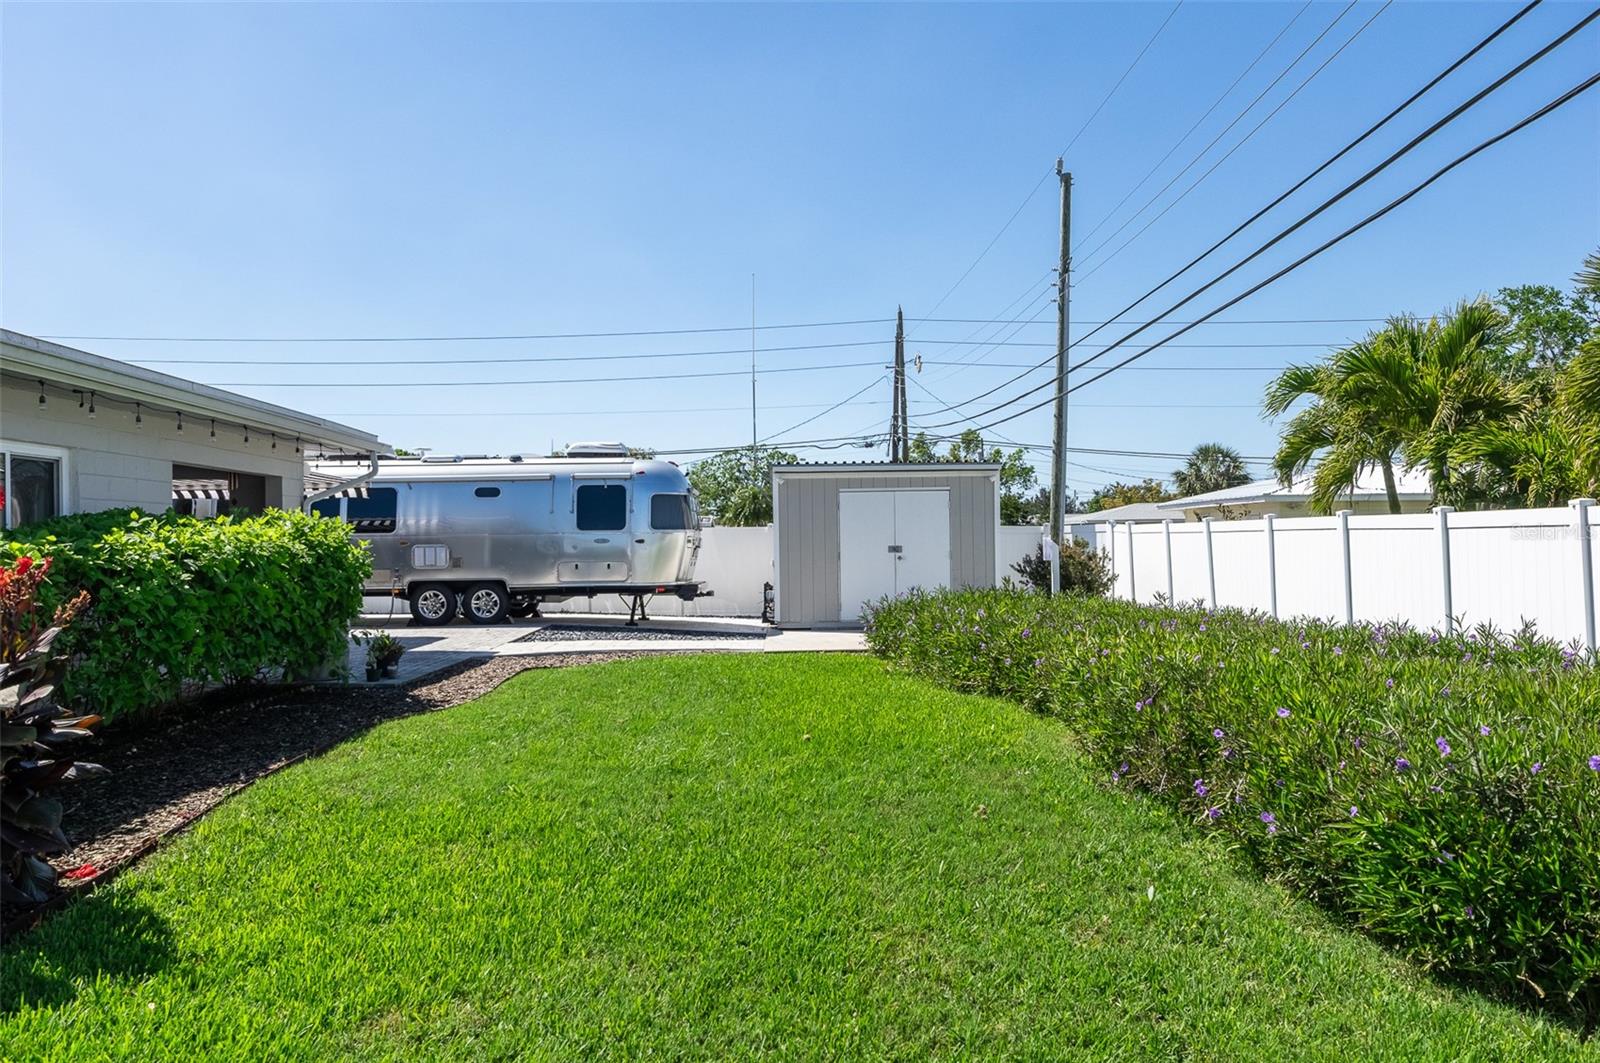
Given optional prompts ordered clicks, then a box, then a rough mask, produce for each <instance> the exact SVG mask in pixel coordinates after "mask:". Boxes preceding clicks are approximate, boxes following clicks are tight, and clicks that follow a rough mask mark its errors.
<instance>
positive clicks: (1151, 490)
mask: <svg viewBox="0 0 1600 1063" xmlns="http://www.w3.org/2000/svg"><path fill="white" fill-rule="evenodd" d="M1177 497H1178V496H1177V495H1175V494H1173V493H1172V492H1171V491H1169V490H1167V485H1166V484H1164V483H1162V482H1161V481H1160V480H1156V479H1148V480H1142V481H1140V482H1139V483H1136V484H1125V483H1110V484H1106V485H1104V486H1103V487H1099V488H1096V489H1095V492H1094V494H1092V495H1090V496H1089V507H1088V512H1090V513H1098V512H1100V511H1101V510H1102V509H1115V508H1117V507H1118V506H1128V505H1132V504H1133V503H1135V502H1167V501H1170V500H1172V499H1174V498H1177Z"/></svg>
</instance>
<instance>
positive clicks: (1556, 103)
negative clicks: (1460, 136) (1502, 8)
mask: <svg viewBox="0 0 1600 1063" xmlns="http://www.w3.org/2000/svg"><path fill="white" fill-rule="evenodd" d="M1597 13H1600V12H1597ZM1596 84H1600V73H1597V74H1592V75H1590V76H1589V77H1588V78H1586V79H1585V80H1583V81H1581V82H1579V83H1578V84H1577V85H1575V86H1573V87H1572V88H1571V89H1568V90H1567V91H1566V92H1565V93H1563V94H1562V95H1560V96H1558V97H1556V98H1555V99H1554V100H1552V101H1550V102H1549V103H1547V104H1545V105H1544V106H1543V107H1540V108H1539V109H1538V110H1536V111H1534V112H1533V113H1531V114H1529V115H1528V116H1527V117H1525V118H1523V119H1522V120H1521V121H1519V122H1517V123H1516V124H1515V125H1513V126H1511V127H1510V128H1508V129H1506V130H1504V131H1502V132H1500V133H1496V134H1495V135H1494V136H1492V137H1490V138H1489V139H1487V140H1484V141H1482V142H1481V143H1479V144H1478V145H1476V146H1475V147H1473V148H1471V149H1469V150H1468V151H1466V152H1463V153H1462V154H1460V155H1458V156H1456V157H1455V158H1454V159H1452V160H1451V161H1450V162H1448V163H1446V164H1445V165H1444V166H1442V167H1440V168H1439V169H1438V170H1435V171H1434V172H1433V173H1432V174H1431V175H1429V176H1428V177H1427V178H1426V179H1425V180H1424V181H1422V182H1421V183H1420V184H1418V185H1415V186H1414V187H1412V188H1411V189H1410V190H1409V191H1407V192H1405V193H1404V194H1402V195H1400V196H1398V197H1397V198H1395V199H1393V200H1391V201H1390V202H1389V203H1387V204H1385V205H1384V206H1382V207H1380V208H1379V209H1378V210H1375V211H1373V212H1372V213H1371V214H1368V215H1367V216H1366V217H1365V218H1363V219H1361V220H1360V221H1358V222H1356V223H1355V224H1354V225H1352V226H1350V227H1349V228H1347V229H1345V230H1344V231H1343V232H1341V233H1339V234H1338V235H1337V236H1334V237H1333V238H1331V239H1329V240H1326V241H1324V242H1323V243H1321V244H1319V245H1318V246H1317V247H1315V248H1313V249H1312V250H1310V251H1308V252H1307V253H1306V254H1304V255H1302V256H1300V257H1299V258H1297V259H1295V260H1294V261H1293V262H1291V263H1289V264H1288V265H1287V266H1284V267H1283V268H1282V269H1279V270H1278V271H1277V272H1275V273H1273V274H1272V275H1271V276H1269V277H1267V278H1265V279H1264V280H1262V281H1259V282H1257V283H1256V284H1254V285H1252V286H1251V287H1250V288H1248V289H1246V290H1245V291H1243V292H1241V293H1240V294H1238V295H1236V296H1234V297H1233V298H1232V299H1229V300H1228V301H1227V302H1225V303H1223V304H1222V305H1221V306H1218V307H1217V308H1216V309H1215V310H1213V311H1212V312H1211V313H1212V314H1220V313H1222V312H1223V311H1224V310H1227V309H1228V308H1229V307H1232V306H1236V305H1238V304H1239V303H1240V302H1242V301H1244V300H1245V299H1247V298H1249V297H1250V296H1252V295H1254V294H1255V293H1256V292H1258V291H1260V290H1261V289H1263V288H1265V287H1266V286H1267V285H1269V284H1272V283H1274V282H1276V281H1277V280H1279V279H1281V278H1282V277H1285V276H1287V275H1288V274H1289V273H1292V272H1293V271H1294V270H1296V269H1299V268H1300V267H1301V266H1303V265H1305V264H1306V263H1307V262H1309V261H1311V260H1312V259H1313V258H1316V257H1317V256H1318V255H1320V254H1322V253H1323V252H1324V251H1327V250H1328V249H1329V248H1331V247H1334V246H1335V245H1337V244H1339V243H1342V242H1343V241H1344V240H1346V239H1348V238H1349V237H1351V236H1353V235H1355V234H1356V233H1358V232H1360V231H1361V230H1362V229H1365V228H1366V227H1367V226H1368V225H1371V224H1372V223H1373V222H1376V221H1378V220H1379V219H1381V218H1383V217H1385V216H1386V215H1388V214H1389V213H1390V212H1392V211H1394V210H1396V209H1397V208H1399V207H1400V206H1401V205H1403V204H1404V203H1406V202H1408V201H1409V200H1411V199H1412V198H1413V197H1415V196H1417V195H1418V194H1420V193H1421V192H1422V191H1423V190H1424V189H1426V188H1428V187H1429V186H1431V185H1432V184H1434V182H1436V181H1438V180H1439V179H1441V178H1442V177H1444V175H1445V174H1447V173H1449V172H1451V171H1452V170H1454V169H1456V168H1457V167H1458V166H1461V165H1463V164H1465V163H1466V162H1467V161H1469V160H1471V159H1472V158H1474V157H1476V156H1477V155H1479V154H1481V153H1482V152H1484V151H1487V150H1488V149H1489V148H1491V147H1493V146H1494V145H1496V144H1498V143H1500V142H1501V141H1503V140H1505V139H1506V138H1508V137H1510V136H1513V135H1514V134H1516V133H1518V132H1520V131H1521V130H1523V129H1525V128H1527V127H1528V126H1530V125H1532V124H1533V123H1534V122H1537V121H1538V120H1539V119H1541V118H1543V117H1545V116H1546V115H1548V114H1550V113H1552V112H1553V111H1555V110H1557V109H1558V108H1560V107H1562V106H1564V105H1566V104H1567V103H1570V102H1571V101H1572V100H1574V99H1577V98H1578V97H1579V96H1581V95H1582V94H1583V93H1585V92H1587V91H1588V90H1590V89H1591V88H1593V87H1594V86H1595V85H1596ZM1206 316H1207V317H1209V316H1211V315H1206ZM1202 320H1204V318H1202ZM1194 327H1195V326H1193V325H1185V326H1184V327H1183V328H1181V329H1179V330H1177V331H1176V332H1174V333H1172V334H1171V335H1169V336H1167V337H1166V338H1165V339H1161V340H1157V341H1156V342H1155V343H1153V344H1151V345H1150V346H1148V347H1146V348H1144V349H1143V350H1141V351H1138V352H1136V353H1134V354H1131V355H1129V356H1128V357H1127V358H1124V359H1123V360H1122V361H1120V362H1118V363H1116V364H1115V365H1112V366H1109V367H1108V368H1106V369H1104V370H1102V371H1100V372H1099V373H1096V374H1095V375H1094V376H1092V377H1090V378H1089V379H1088V380H1084V381H1080V382H1079V383H1077V384H1073V385H1072V386H1071V387H1069V388H1068V389H1067V392H1068V393H1069V394H1070V393H1071V392H1074V391H1078V390H1080V389H1082V388H1085V387H1087V386H1089V385H1090V384H1093V383H1094V382H1095V381H1097V380H1102V379H1104V378H1105V377H1107V376H1109V375H1110V374H1112V373H1114V372H1116V371H1117V370H1119V369H1122V368H1123V367H1125V366H1127V365H1128V364H1129V363H1130V362H1134V361H1136V360H1138V359H1140V358H1143V357H1144V356H1145V355H1147V354H1149V353H1150V352H1151V351H1154V350H1156V349H1158V348H1159V347H1161V346H1162V345H1163V344H1164V343H1166V342H1167V341H1168V340H1171V339H1173V338H1175V337H1177V336H1181V335H1182V334H1183V333H1185V332H1187V331H1189V330H1190V329H1192V328H1194ZM1011 401H1012V402H1014V401H1016V400H1011ZM1053 401H1055V400H1054V397H1053V396H1052V397H1049V398H1046V399H1045V400H1044V401H1043V402H1038V403H1035V404H1033V405H1032V406H1029V407H1027V408H1026V409H1023V410H1020V411H1018V412H1017V413H1013V414H1008V415H1007V416H1005V417H1001V418H999V419H997V420H995V421H992V422H989V423H988V424H984V425H980V426H978V430H979V431H983V430H986V429H988V428H991V427H993V426H994V425H1000V424H1005V423H1006V422H1007V421H1011V420H1015V419H1016V418H1018V417H1021V416H1023V415H1025V414H1028V413H1031V412H1033V411H1034V410H1037V409H1040V408H1042V407H1043V406H1045V405H1048V404H1049V403H1051V402H1053ZM1010 404H1011V403H1009V402H1008V403H1006V404H1005V405H1010ZM957 423H960V422H957Z"/></svg>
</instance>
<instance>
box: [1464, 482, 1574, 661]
mask: <svg viewBox="0 0 1600 1063" xmlns="http://www.w3.org/2000/svg"><path fill="white" fill-rule="evenodd" d="M1450 560H1451V567H1452V570H1453V572H1454V576H1455V580H1454V599H1455V601H1454V603H1453V604H1454V608H1455V613H1456V615H1457V616H1459V617H1461V619H1462V620H1463V622H1464V623H1465V624H1467V625H1469V626H1470V625H1473V624H1482V623H1489V624H1493V625H1494V626H1496V627H1498V628H1502V629H1509V630H1515V629H1516V628H1519V627H1521V626H1522V622H1523V620H1524V618H1526V619H1529V620H1533V621H1535V622H1536V623H1537V624H1538V626H1539V631H1540V632H1541V633H1543V634H1547V635H1559V637H1560V638H1563V639H1569V638H1575V637H1577V636H1579V635H1581V634H1582V633H1583V607H1584V606H1583V581H1582V579H1581V577H1580V575H1579V562H1580V558H1579V553H1578V529H1577V526H1576V524H1575V523H1574V520H1573V511H1572V510H1570V509H1542V510H1522V511H1515V510H1513V511H1508V512H1501V513H1452V514H1450Z"/></svg>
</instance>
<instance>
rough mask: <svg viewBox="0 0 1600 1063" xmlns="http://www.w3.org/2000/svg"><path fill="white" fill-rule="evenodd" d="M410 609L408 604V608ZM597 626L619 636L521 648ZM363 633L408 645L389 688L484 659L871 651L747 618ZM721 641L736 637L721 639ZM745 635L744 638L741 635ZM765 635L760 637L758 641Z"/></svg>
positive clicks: (389, 625) (383, 616) (407, 624)
mask: <svg viewBox="0 0 1600 1063" xmlns="http://www.w3.org/2000/svg"><path fill="white" fill-rule="evenodd" d="M402 604H403V603H402ZM552 626H553V627H559V628H564V629H568V628H580V627H592V628H594V629H596V633H597V634H598V633H600V632H604V633H605V634H606V635H608V636H612V637H597V638H592V639H588V638H582V637H578V636H576V634H575V633H574V635H572V636H569V637H564V638H561V639H551V640H548V641H538V642H518V641H517V640H518V639H520V638H523V637H525V636H527V635H529V634H532V633H533V632H535V631H537V630H539V629H541V628H545V627H552ZM354 630H355V631H359V632H374V631H387V632H388V633H389V634H391V635H393V636H394V637H395V638H396V639H398V640H399V641H400V644H401V645H403V646H405V648H406V653H405V656H403V657H401V658H400V666H399V668H397V669H396V674H395V676H394V677H393V678H392V679H385V680H380V681H379V682H381V683H384V684H399V683H409V682H410V681H411V680H413V679H417V678H419V677H421V676H425V675H428V674H430V673H432V672H437V671H440V670H441V669H445V668H449V667H451V666H453V665H457V664H460V663H461V662H462V661H470V660H475V659H476V660H481V659H483V658H487V657H502V656H503V657H550V656H565V655H569V654H584V653H672V652H683V651H686V650H687V651H693V652H696V653H860V652H863V651H865V649H866V640H865V638H864V637H863V636H862V634H861V632H859V631H848V630H824V631H793V630H783V631H780V630H778V629H777V628H772V627H768V626H767V625H765V624H762V623H761V622H760V621H759V620H746V619H741V618H729V617H718V618H715V619H713V618H706V619H699V618H688V617H683V618H680V617H673V618H671V619H661V620H655V619H651V620H648V621H646V622H644V623H642V624H640V625H639V626H638V627H637V628H625V627H623V623H622V618H621V617H616V616H603V615H593V616H591V615H586V614H581V613H560V614H557V615H555V616H549V617H538V618H535V619H531V620H514V621H511V622H509V623H505V624H495V625H492V626H487V627H480V626H478V625H476V624H468V623H466V622H465V621H462V620H457V621H456V622H455V623H453V624H447V625H445V626H444V627H414V626H412V623H411V615H410V613H407V612H404V611H399V610H397V611H396V612H395V613H394V614H393V615H390V614H389V613H388V612H387V611H385V612H383V613H366V614H363V616H362V618H361V620H360V622H359V623H358V624H357V625H356V627H355V628H354ZM622 631H628V632H637V633H639V634H641V635H646V634H648V633H651V632H658V633H679V634H693V635H698V636H704V637H700V638H694V639H686V638H680V639H659V638H657V639H652V638H617V637H614V636H615V633H617V632H622ZM717 635H724V636H729V637H724V638H717V637H716V636H717ZM735 636H738V637H735ZM757 636H759V637H757ZM366 656H367V649H366V646H365V645H364V644H352V645H351V647H350V652H349V655H348V657H347V660H346V667H347V668H348V669H349V672H350V680H351V682H362V683H364V682H365V677H366Z"/></svg>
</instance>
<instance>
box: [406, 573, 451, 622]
mask: <svg viewBox="0 0 1600 1063" xmlns="http://www.w3.org/2000/svg"><path fill="white" fill-rule="evenodd" d="M456 605H457V602H456V592H455V591H453V590H451V589H450V588H449V587H447V586H445V585H444V584H443V583H424V584H423V585H422V586H420V587H418V588H416V589H415V590H413V591H412V592H411V619H413V620H415V621H416V622H417V623H419V624H426V625H429V626H430V627H431V626H434V625H438V624H448V623H449V622H450V621H452V620H454V619H455V618H456Z"/></svg>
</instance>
